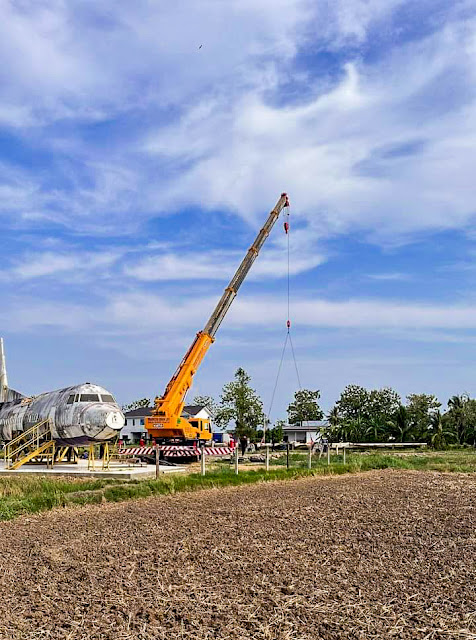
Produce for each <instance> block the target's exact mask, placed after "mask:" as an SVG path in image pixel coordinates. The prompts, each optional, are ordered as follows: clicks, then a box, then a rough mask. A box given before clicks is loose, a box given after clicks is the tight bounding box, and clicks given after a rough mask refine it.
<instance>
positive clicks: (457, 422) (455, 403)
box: [448, 394, 469, 444]
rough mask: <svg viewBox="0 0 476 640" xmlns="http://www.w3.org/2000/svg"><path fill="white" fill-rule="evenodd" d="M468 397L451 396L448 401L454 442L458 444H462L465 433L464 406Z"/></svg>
mask: <svg viewBox="0 0 476 640" xmlns="http://www.w3.org/2000/svg"><path fill="white" fill-rule="evenodd" d="M468 399H469V398H468V396H467V395H465V394H463V395H461V396H452V397H451V398H450V399H449V400H448V407H449V411H448V414H449V415H450V416H451V419H452V422H453V424H454V428H455V432H456V440H457V442H458V444H462V443H463V441H464V431H465V416H464V405H465V403H466V402H467V401H468Z"/></svg>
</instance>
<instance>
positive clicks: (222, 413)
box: [215, 367, 265, 440]
mask: <svg viewBox="0 0 476 640" xmlns="http://www.w3.org/2000/svg"><path fill="white" fill-rule="evenodd" d="M250 382H251V378H250V376H249V375H248V374H247V373H246V371H245V370H244V369H242V368H241V367H240V368H239V369H237V371H236V373H235V379H234V380H233V381H232V382H229V383H228V384H226V385H225V386H224V387H223V390H222V393H221V396H220V404H219V406H218V409H217V411H216V414H215V424H216V425H217V426H218V427H221V428H226V427H227V426H229V424H230V423H231V422H234V425H235V433H236V435H237V437H238V438H241V437H243V436H247V437H248V438H250V439H251V440H255V439H256V437H257V429H258V428H259V427H261V426H262V425H263V420H264V417H265V416H264V412H263V403H262V401H261V398H260V397H259V396H258V394H257V393H256V391H255V390H254V389H252V388H251V386H250Z"/></svg>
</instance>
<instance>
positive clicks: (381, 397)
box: [367, 387, 401, 432]
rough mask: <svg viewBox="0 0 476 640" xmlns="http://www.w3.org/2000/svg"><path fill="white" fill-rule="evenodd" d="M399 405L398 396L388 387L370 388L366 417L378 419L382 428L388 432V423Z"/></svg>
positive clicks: (399, 399)
mask: <svg viewBox="0 0 476 640" xmlns="http://www.w3.org/2000/svg"><path fill="white" fill-rule="evenodd" d="M400 405H401V398H400V396H399V395H398V393H397V392H396V391H394V390H393V389H390V387H384V388H383V389H372V390H371V391H370V392H369V396H368V411H367V413H368V417H369V418H370V419H371V420H372V421H374V420H375V419H377V420H378V421H380V423H381V424H382V425H385V426H383V427H382V428H383V429H384V430H385V431H386V432H388V429H389V424H390V422H391V420H392V419H393V417H394V415H395V413H396V412H397V411H398V407H399V406H400Z"/></svg>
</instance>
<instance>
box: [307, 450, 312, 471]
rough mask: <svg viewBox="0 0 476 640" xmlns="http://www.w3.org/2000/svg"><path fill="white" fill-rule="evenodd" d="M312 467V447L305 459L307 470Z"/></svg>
mask: <svg viewBox="0 0 476 640" xmlns="http://www.w3.org/2000/svg"><path fill="white" fill-rule="evenodd" d="M311 467H312V446H310V447H309V455H308V458H307V468H308V469H311Z"/></svg>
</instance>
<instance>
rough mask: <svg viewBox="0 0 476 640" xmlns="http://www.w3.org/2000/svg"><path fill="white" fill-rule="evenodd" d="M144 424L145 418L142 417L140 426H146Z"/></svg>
mask: <svg viewBox="0 0 476 640" xmlns="http://www.w3.org/2000/svg"><path fill="white" fill-rule="evenodd" d="M144 424H145V421H144V418H141V419H140V426H141V427H143V426H144Z"/></svg>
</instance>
